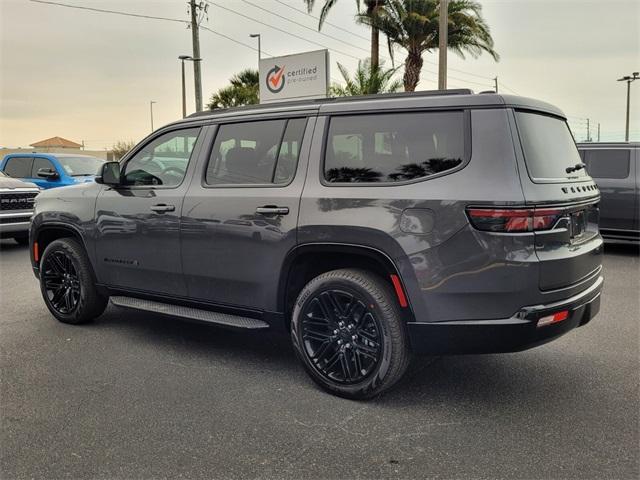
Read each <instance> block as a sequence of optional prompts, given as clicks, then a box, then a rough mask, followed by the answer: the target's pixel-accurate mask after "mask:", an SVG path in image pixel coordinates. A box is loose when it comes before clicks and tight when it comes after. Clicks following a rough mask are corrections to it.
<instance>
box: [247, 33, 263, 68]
mask: <svg viewBox="0 0 640 480" xmlns="http://www.w3.org/2000/svg"><path fill="white" fill-rule="evenodd" d="M249 36H250V37H251V38H257V39H258V70H260V59H261V58H262V53H261V52H262V48H261V46H260V39H261V37H260V34H259V33H250V34H249Z"/></svg>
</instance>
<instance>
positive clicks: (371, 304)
mask: <svg viewBox="0 0 640 480" xmlns="http://www.w3.org/2000/svg"><path fill="white" fill-rule="evenodd" d="M291 337H292V341H293V344H294V347H295V350H296V353H297V355H298V357H299V358H300V360H301V361H302V363H303V365H304V367H305V369H306V371H307V373H308V374H309V375H310V376H311V378H312V379H313V380H314V381H315V382H316V383H317V384H318V385H320V386H321V387H322V388H324V389H325V390H328V391H329V392H331V393H333V394H336V395H339V396H342V397H347V398H354V399H364V398H370V397H373V396H376V395H378V394H380V393H381V392H383V391H385V390H387V389H388V388H390V387H391V386H393V385H394V384H395V383H396V382H397V381H398V380H399V379H400V378H401V377H402V375H403V374H404V372H405V370H406V367H407V365H408V362H409V348H408V341H407V337H406V331H405V328H404V324H403V321H402V318H401V315H400V312H399V309H398V306H397V304H396V301H395V298H394V296H393V293H392V291H391V289H390V287H389V286H388V285H387V284H386V283H385V282H384V281H383V280H382V279H380V278H379V277H378V276H376V275H374V274H371V273H369V272H367V271H363V270H351V269H345V270H334V271H331V272H327V273H324V274H322V275H320V276H318V277H316V278H314V279H313V280H312V281H311V282H309V283H308V284H307V285H306V286H305V288H304V289H303V290H302V292H300V295H299V296H298V300H297V301H296V305H295V308H294V312H293V318H292V322H291Z"/></svg>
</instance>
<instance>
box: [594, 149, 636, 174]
mask: <svg viewBox="0 0 640 480" xmlns="http://www.w3.org/2000/svg"><path fill="white" fill-rule="evenodd" d="M584 160H585V161H584V163H585V164H586V165H587V173H589V175H591V176H592V177H594V178H627V177H628V176H629V160H630V152H629V150H604V149H603V150H600V149H598V150H595V149H594V150H587V151H586V152H585V156H584Z"/></svg>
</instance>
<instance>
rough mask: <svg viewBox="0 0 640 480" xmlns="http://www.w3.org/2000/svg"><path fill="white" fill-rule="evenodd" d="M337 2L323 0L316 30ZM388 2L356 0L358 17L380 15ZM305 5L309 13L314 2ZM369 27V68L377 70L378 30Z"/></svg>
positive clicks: (309, 0)
mask: <svg viewBox="0 0 640 480" xmlns="http://www.w3.org/2000/svg"><path fill="white" fill-rule="evenodd" d="M337 2H338V0H324V5H323V6H322V10H320V21H319V22H318V30H320V29H321V28H322V24H323V23H324V21H325V20H326V18H327V15H328V14H329V11H330V10H331V8H332V7H333V6H334V5H335V4H336V3H337ZM387 2H388V0H362V1H361V0H356V4H357V6H358V12H360V13H359V14H360V15H363V16H366V17H369V18H373V17H374V16H376V15H378V14H380V13H381V12H382V11H383V10H384V6H385V4H386V3H387ZM304 3H305V4H306V5H307V10H308V11H309V13H311V10H313V6H314V5H315V3H316V0H304ZM361 3H364V5H365V9H364V12H361ZM369 25H370V26H371V68H378V65H379V63H380V30H379V29H378V27H377V26H374V25H372V24H369Z"/></svg>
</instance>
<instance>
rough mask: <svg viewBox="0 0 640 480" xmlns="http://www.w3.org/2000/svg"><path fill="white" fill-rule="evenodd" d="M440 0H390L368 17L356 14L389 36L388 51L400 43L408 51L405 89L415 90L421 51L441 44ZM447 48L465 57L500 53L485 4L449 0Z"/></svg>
mask: <svg viewBox="0 0 640 480" xmlns="http://www.w3.org/2000/svg"><path fill="white" fill-rule="evenodd" d="M439 12H440V2H439V0H387V3H386V5H385V8H384V10H383V11H379V12H378V14H377V15H375V16H372V17H369V16H366V15H364V14H360V15H358V16H357V19H358V21H359V22H360V23H362V24H365V25H370V26H372V27H375V28H378V29H379V30H380V31H381V32H383V33H384V34H385V35H386V36H387V40H388V42H389V53H391V55H393V47H394V46H396V45H397V46H399V47H401V48H404V49H405V50H406V51H407V58H406V59H405V62H404V63H405V68H404V89H405V91H407V92H413V91H414V90H415V89H416V86H417V85H418V82H419V81H420V72H421V71H422V63H423V60H422V54H423V53H424V52H431V51H433V50H435V49H437V48H438V42H439V35H438V17H439ZM448 13H449V15H448V17H449V29H448V48H450V49H451V50H453V51H454V52H455V53H457V54H458V55H460V56H461V57H462V58H465V57H464V55H465V53H468V54H470V55H471V56H472V57H474V58H476V57H478V56H480V55H481V54H482V53H483V52H487V53H488V54H489V55H491V56H492V57H493V58H494V60H496V61H497V60H498V59H499V56H498V54H497V53H496V51H495V50H494V49H493V38H491V33H490V32H489V26H488V25H487V23H486V21H485V20H484V18H482V7H481V5H480V3H478V2H476V1H474V0H450V1H449V9H448Z"/></svg>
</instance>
